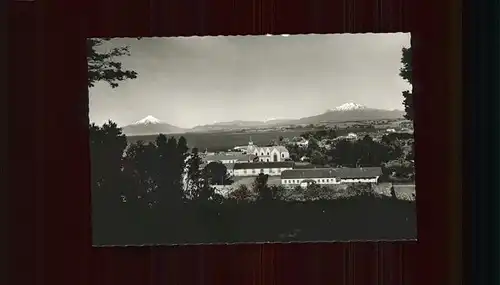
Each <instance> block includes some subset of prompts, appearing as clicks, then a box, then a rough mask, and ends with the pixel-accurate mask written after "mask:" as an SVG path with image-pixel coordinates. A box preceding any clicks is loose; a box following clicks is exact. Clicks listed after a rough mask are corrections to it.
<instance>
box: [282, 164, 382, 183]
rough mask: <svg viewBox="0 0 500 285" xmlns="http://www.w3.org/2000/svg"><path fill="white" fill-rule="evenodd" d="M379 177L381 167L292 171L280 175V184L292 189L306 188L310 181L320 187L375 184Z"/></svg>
mask: <svg viewBox="0 0 500 285" xmlns="http://www.w3.org/2000/svg"><path fill="white" fill-rule="evenodd" d="M381 175H382V168H381V167H359V168H347V167H345V168H306V169H292V170H285V171H283V172H282V173H281V184H282V185H285V186H291V187H294V186H297V185H300V186H308V185H309V184H310V182H311V181H314V182H315V183H317V184H320V185H323V184H324V185H335V184H341V183H377V182H378V178H379V177H380V176H381ZM304 183H305V185H302V184H304Z"/></svg>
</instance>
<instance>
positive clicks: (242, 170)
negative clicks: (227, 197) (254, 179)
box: [230, 161, 294, 176]
mask: <svg viewBox="0 0 500 285" xmlns="http://www.w3.org/2000/svg"><path fill="white" fill-rule="evenodd" d="M293 165H294V163H293V161H280V162H249V163H235V164H234V165H233V170H232V171H230V172H232V174H233V175H234V176H257V175H259V174H260V173H264V174H267V175H269V176H279V175H281V174H282V172H283V171H289V170H291V169H293Z"/></svg>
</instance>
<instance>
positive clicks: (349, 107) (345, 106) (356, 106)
mask: <svg viewBox="0 0 500 285" xmlns="http://www.w3.org/2000/svg"><path fill="white" fill-rule="evenodd" d="M360 109H366V107H365V106H364V105H360V104H356V103H345V104H342V105H340V106H338V107H336V108H335V109H333V110H334V111H351V110H360Z"/></svg>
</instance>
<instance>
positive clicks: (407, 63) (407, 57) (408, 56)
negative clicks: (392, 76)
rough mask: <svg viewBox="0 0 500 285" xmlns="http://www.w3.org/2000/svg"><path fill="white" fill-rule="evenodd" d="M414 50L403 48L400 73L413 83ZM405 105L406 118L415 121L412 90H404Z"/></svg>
mask: <svg viewBox="0 0 500 285" xmlns="http://www.w3.org/2000/svg"><path fill="white" fill-rule="evenodd" d="M411 62H412V52H411V47H409V48H403V49H402V56H401V64H402V65H403V67H401V69H400V72H399V75H400V76H401V78H403V79H404V80H406V81H407V82H408V83H410V84H413V83H412V82H413V81H412V80H413V79H412V64H411ZM403 98H404V100H403V105H404V106H405V112H406V114H405V118H406V119H408V120H412V121H413V116H414V109H413V93H412V91H408V90H406V91H403Z"/></svg>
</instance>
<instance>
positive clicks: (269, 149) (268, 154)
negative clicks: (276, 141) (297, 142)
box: [246, 141, 290, 162]
mask: <svg viewBox="0 0 500 285" xmlns="http://www.w3.org/2000/svg"><path fill="white" fill-rule="evenodd" d="M246 153H247V154H253V155H255V156H257V157H258V159H259V161H261V162H281V161H286V160H287V159H289V158H290V153H289V152H288V149H286V147H284V146H281V145H278V146H264V147H259V146H257V145H254V144H253V142H252V141H250V142H249V143H248V147H247V151H246Z"/></svg>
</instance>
